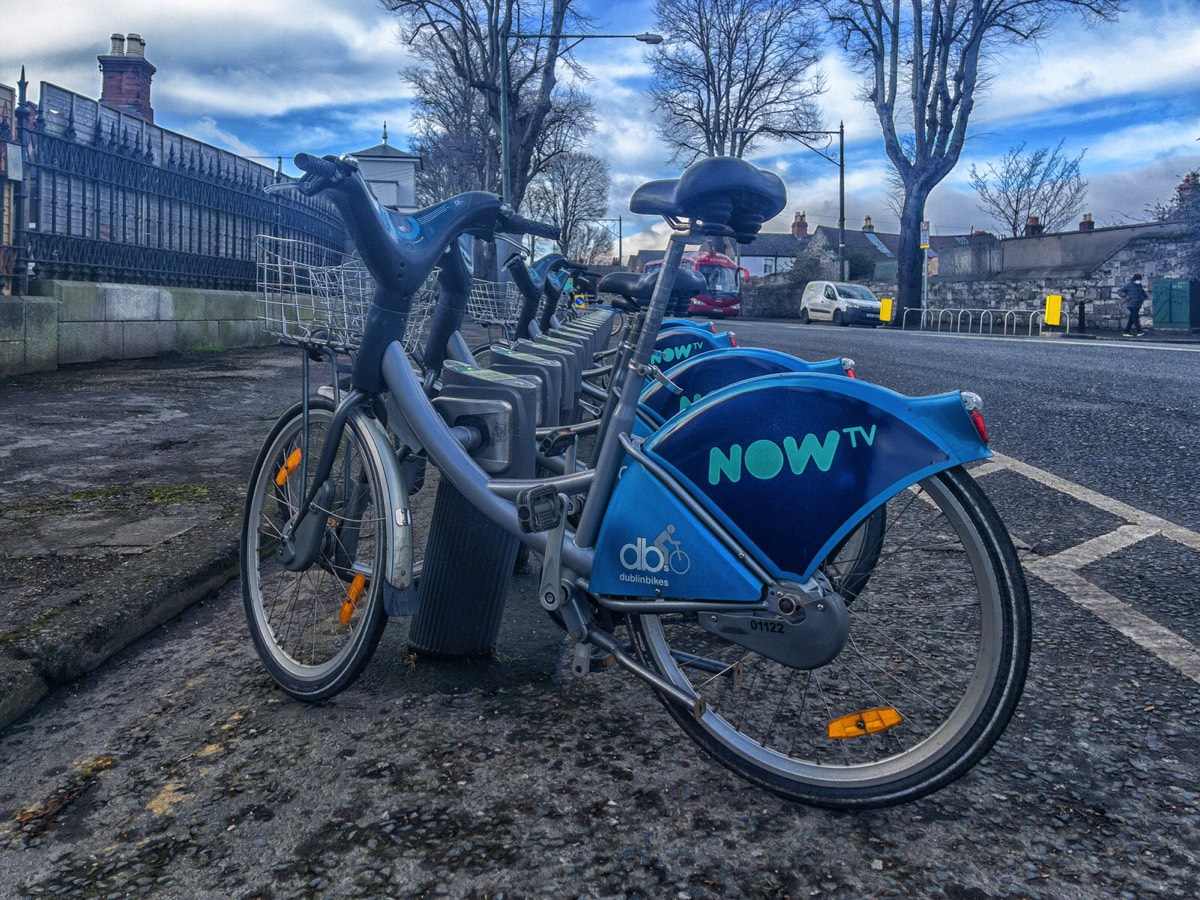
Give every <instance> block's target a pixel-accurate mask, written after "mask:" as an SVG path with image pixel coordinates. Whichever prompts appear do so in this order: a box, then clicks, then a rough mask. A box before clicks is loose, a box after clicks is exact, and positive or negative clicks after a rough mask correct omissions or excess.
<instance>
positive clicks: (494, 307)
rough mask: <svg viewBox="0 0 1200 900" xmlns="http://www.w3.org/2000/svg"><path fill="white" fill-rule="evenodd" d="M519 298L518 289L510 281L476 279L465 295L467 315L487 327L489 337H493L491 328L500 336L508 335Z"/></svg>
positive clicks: (514, 319)
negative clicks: (468, 292) (469, 291)
mask: <svg viewBox="0 0 1200 900" xmlns="http://www.w3.org/2000/svg"><path fill="white" fill-rule="evenodd" d="M521 300H522V298H521V293H520V291H519V290H517V286H516V285H515V284H513V283H512V282H511V281H504V282H496V281H476V282H475V283H474V284H472V285H471V293H470V294H469V295H468V296H467V315H468V316H470V317H471V318H472V319H474V320H475V323H476V324H477V325H480V326H482V327H483V328H486V329H487V332H488V337H489V338H491V337H493V334H492V329H496V330H497V331H498V332H499V335H500V336H501V337H509V336H511V335H510V334H509V333H510V332H511V330H512V327H513V326H514V325H515V324H516V321H517V313H518V311H519V310H520V307H521Z"/></svg>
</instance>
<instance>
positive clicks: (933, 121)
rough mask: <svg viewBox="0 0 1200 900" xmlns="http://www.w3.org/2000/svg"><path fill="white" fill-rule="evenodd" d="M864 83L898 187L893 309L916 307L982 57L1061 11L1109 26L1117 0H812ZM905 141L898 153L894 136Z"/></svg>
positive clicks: (1041, 32)
mask: <svg viewBox="0 0 1200 900" xmlns="http://www.w3.org/2000/svg"><path fill="white" fill-rule="evenodd" d="M819 2H820V3H821V4H822V5H823V6H824V7H825V10H826V12H827V13H828V14H829V18H830V22H831V23H832V25H833V27H834V29H835V30H836V32H837V33H838V34H839V36H840V38H841V41H842V45H843V47H844V49H845V50H846V51H847V53H848V54H849V56H850V60H851V62H852V63H853V64H855V65H857V66H858V67H859V69H860V70H861V72H862V74H863V75H864V76H865V90H864V94H865V96H866V98H867V99H868V100H870V101H871V103H872V104H873V105H874V106H875V112H876V114H877V115H878V117H879V123H880V125H881V126H882V128H883V138H884V147H885V150H886V152H887V155H888V159H889V160H890V161H891V163H892V165H893V166H894V167H895V169H896V172H897V174H898V175H899V176H900V179H901V181H903V183H904V204H903V207H902V210H901V215H900V247H899V251H900V253H899V259H898V269H899V272H898V277H897V281H898V284H897V297H896V300H897V307H898V309H899V313H900V315H899V317H898V318H897V321H903V312H904V310H905V309H907V308H909V307H913V306H919V305H920V296H921V262H922V260H921V256H922V254H921V250H920V226H921V221H922V220H923V219H924V217H925V202H926V200H927V199H928V198H929V194H930V192H931V191H932V190H933V189H934V187H936V186H937V185H938V183H939V182H941V181H942V179H943V178H945V177H946V176H947V175H948V174H949V173H950V171H951V170H952V169H953V168H954V166H955V165H956V164H957V163H958V158H959V155H960V153H961V152H962V146H963V141H964V140H965V138H966V135H967V125H968V123H969V122H970V119H971V112H972V110H973V109H974V107H975V92H976V90H977V89H978V88H979V86H980V84H981V82H982V81H983V80H984V79H985V77H986V75H987V71H988V70H987V66H988V63H989V61H990V54H991V53H993V52H995V51H996V50H998V49H999V48H1000V47H1001V46H1003V45H1004V44H1007V43H1023V42H1027V41H1035V40H1038V39H1040V38H1042V37H1044V36H1045V35H1046V33H1047V32H1048V30H1049V29H1050V27H1051V26H1052V25H1053V24H1054V22H1055V21H1056V20H1057V19H1058V18H1059V17H1061V16H1062V15H1064V14H1068V13H1078V14H1081V15H1083V16H1085V17H1087V18H1090V19H1092V20H1111V19H1115V18H1116V16H1117V14H1118V13H1119V12H1121V11H1122V10H1123V9H1124V8H1125V5H1126V4H1125V0H819ZM905 134H911V135H912V139H913V140H912V145H911V150H908V151H906V150H905V147H904V144H903V143H902V140H901V138H902V136H903V135H905Z"/></svg>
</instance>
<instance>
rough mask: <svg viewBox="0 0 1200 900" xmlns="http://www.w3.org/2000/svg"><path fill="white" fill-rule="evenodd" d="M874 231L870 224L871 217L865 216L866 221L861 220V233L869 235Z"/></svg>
mask: <svg viewBox="0 0 1200 900" xmlns="http://www.w3.org/2000/svg"><path fill="white" fill-rule="evenodd" d="M874 230H875V226H874V225H872V224H871V217H870V216H867V217H866V219H864V220H863V231H865V232H867V233H868V234H870V233H872V232H873V231H874Z"/></svg>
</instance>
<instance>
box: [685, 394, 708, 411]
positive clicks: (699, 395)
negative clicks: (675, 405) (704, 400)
mask: <svg viewBox="0 0 1200 900" xmlns="http://www.w3.org/2000/svg"><path fill="white" fill-rule="evenodd" d="M703 396H704V395H703V394H697V395H696V396H695V397H692V398H691V399H690V400H689V399H688V397H687V395H686V394H684V395H683V396H681V397H680V398H679V411H680V412H683V411H684V410H685V409H687V408H688V407H689V406H691V405H692V404H693V403H699V402H700V398H701V397H703Z"/></svg>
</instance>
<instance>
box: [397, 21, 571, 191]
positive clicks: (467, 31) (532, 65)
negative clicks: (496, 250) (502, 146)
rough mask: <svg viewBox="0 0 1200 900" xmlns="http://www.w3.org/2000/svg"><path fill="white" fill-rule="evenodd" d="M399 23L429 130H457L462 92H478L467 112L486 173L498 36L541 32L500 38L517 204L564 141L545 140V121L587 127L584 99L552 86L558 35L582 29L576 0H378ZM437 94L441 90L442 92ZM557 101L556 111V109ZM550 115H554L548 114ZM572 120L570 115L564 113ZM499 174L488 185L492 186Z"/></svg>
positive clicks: (495, 118) (497, 80)
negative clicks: (416, 63)
mask: <svg viewBox="0 0 1200 900" xmlns="http://www.w3.org/2000/svg"><path fill="white" fill-rule="evenodd" d="M379 2H380V5H381V6H382V7H383V8H384V9H385V10H387V11H389V12H391V13H393V14H395V15H396V17H397V18H398V19H399V20H400V23H401V25H400V35H401V38H402V39H403V40H404V41H405V42H406V43H408V44H409V45H410V46H411V47H412V50H413V53H414V54H415V55H416V57H417V58H418V59H419V60H421V61H422V65H421V66H418V67H412V68H410V69H408V70H406V71H405V73H404V74H405V77H406V78H408V79H409V80H410V81H412V83H413V85H414V87H416V88H417V91H418V102H419V104H425V105H426V107H427V108H428V109H429V110H431V111H432V112H431V116H430V119H429V121H430V122H434V121H436V123H437V127H435V128H434V130H435V131H440V132H444V133H450V132H452V131H454V130H455V129H456V128H458V127H461V126H462V125H463V124H464V122H463V120H462V119H455V118H454V116H455V115H456V114H458V113H459V112H461V111H462V109H463V107H462V106H461V101H462V100H463V94H464V92H465V91H473V92H476V93H477V94H478V98H477V100H473V101H472V102H471V104H470V108H471V109H472V110H474V109H475V107H474V103H475V102H478V101H481V103H482V105H481V106H480V107H479V110H478V112H479V115H478V116H476V115H474V114H472V116H471V120H472V122H473V126H474V127H475V128H477V129H479V130H478V131H477V133H478V134H479V139H480V144H481V145H482V150H483V155H484V157H485V158H486V164H487V165H488V168H489V169H490V170H491V171H494V172H496V173H497V174H498V173H499V165H500V155H499V143H500V142H499V135H500V92H501V89H502V87H503V86H502V84H501V77H500V71H501V69H500V59H501V54H502V53H503V52H504V50H505V47H504V45H505V41H504V40H503V37H502V36H503V35H504V34H510V35H519V34H547V35H550V37H548V38H521V37H512V38H511V39H510V40H509V41H508V42H507V43H508V46H507V52H508V63H509V90H508V101H509V102H508V107H509V117H508V120H509V146H510V148H511V152H510V156H511V160H510V165H511V171H510V173H509V180H510V185H511V188H512V196H511V197H508V198H506V199H507V200H508V201H509V202H510V203H512V204H513V205H514V206H517V205H520V202H521V199H522V197H523V196H524V194H525V187H526V185H527V184H528V182H529V179H530V178H531V177H532V176H533V175H535V174H536V173H537V171H538V170H539V168H540V166H541V165H542V164H544V162H545V160H546V159H547V158H548V157H549V156H553V155H554V154H556V153H558V152H561V150H562V148H563V146H564V143H565V142H564V140H562V139H558V140H553V139H552V140H549V141H548V140H547V136H546V129H547V123H548V122H554V121H559V122H562V121H564V113H565V114H566V118H567V120H570V121H572V124H573V127H576V128H579V129H584V130H586V128H587V127H588V126H589V125H590V122H591V119H590V111H591V107H590V103H589V102H587V101H586V98H584V97H583V96H582V95H581V94H579V93H578V92H575V91H568V92H564V91H561V90H556V88H557V86H558V77H557V67H558V65H559V63H560V62H564V63H565V64H567V65H571V64H572V63H571V62H570V60H569V59H566V58H565V55H564V54H565V51H566V50H569V46H568V47H566V48H564V45H563V38H562V37H561V35H562V34H563V33H564V31H565V30H566V28H565V26H566V25H568V24H570V25H571V27H572V29H580V28H586V27H587V20H586V19H584V18H582V17H581V16H579V15H578V14H577V13H576V12H575V11H574V10H573V8H572V7H573V4H574V3H576V0H379ZM443 95H448V98H447V96H443ZM556 104H557V109H556ZM569 110H574V112H573V113H572V112H570V111H569ZM556 113H557V115H556ZM572 117H573V118H572ZM499 182H500V179H499V177H497V178H496V179H495V181H494V182H493V183H492V184H490V185H489V187H491V188H493V189H495V188H497V187H498V185H499Z"/></svg>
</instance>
